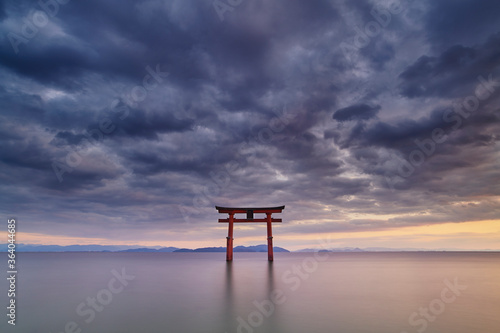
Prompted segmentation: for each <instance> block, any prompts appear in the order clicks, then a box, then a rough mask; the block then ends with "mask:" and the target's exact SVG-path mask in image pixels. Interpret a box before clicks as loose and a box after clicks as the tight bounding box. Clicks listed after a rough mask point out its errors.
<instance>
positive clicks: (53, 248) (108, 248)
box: [0, 244, 290, 252]
mask: <svg viewBox="0 0 500 333" xmlns="http://www.w3.org/2000/svg"><path fill="white" fill-rule="evenodd" d="M7 249H8V247H7V244H0V252H7ZM273 249H274V251H275V252H290V251H288V250H287V249H284V248H282V247H278V246H275V247H274V248H273ZM16 251H17V252H226V248H225V247H202V248H197V249H181V248H178V247H172V246H170V247H139V246H120V245H67V246H60V245H31V244H16ZM233 251H234V252H267V245H254V246H236V247H235V248H234V249H233Z"/></svg>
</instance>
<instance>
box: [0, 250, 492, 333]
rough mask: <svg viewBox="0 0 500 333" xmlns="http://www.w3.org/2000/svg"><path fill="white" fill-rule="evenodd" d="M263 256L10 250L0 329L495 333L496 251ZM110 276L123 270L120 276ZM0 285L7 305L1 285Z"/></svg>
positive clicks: (25, 332) (26, 332)
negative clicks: (11, 297)
mask: <svg viewBox="0 0 500 333" xmlns="http://www.w3.org/2000/svg"><path fill="white" fill-rule="evenodd" d="M266 259H267V254H266V253H235V258H234V261H233V262H232V263H229V264H228V263H227V262H226V261H225V254H224V253H19V255H18V271H19V273H18V281H17V288H18V297H17V302H18V318H17V325H16V326H15V327H12V326H11V325H8V324H7V320H6V319H5V314H4V315H3V316H4V320H3V321H2V322H1V323H0V331H1V332H23V333H31V332H33V333H39V332H47V333H49V332H54V333H55V332H65V327H66V326H67V325H69V326H68V327H69V330H68V332H71V330H72V329H73V328H72V325H74V324H72V323H71V322H74V323H75V324H76V325H78V327H77V328H74V331H75V332H78V329H81V330H82V331H81V332H106V333H112V332H116V333H127V332H134V333H135V332H162V333H164V332H190V333H191V332H192V333H197V332H245V333H248V332H276V333H279V332H287V333H294V332H297V333H298V332H301V333H302V332H339V333H350V332H353V333H354V332H356V333H361V332H367V333H390V332H392V333H401V332H408V333H411V332H418V331H419V330H420V331H422V332H428V333H471V332H479V333H498V332H500V287H499V284H498V283H499V282H500V253H439V252H437V253H317V254H313V253H275V261H274V262H273V263H268V261H267V260H266ZM4 261H5V262H6V260H4ZM5 264H6V263H3V264H2V266H1V267H2V268H3V269H4V272H5V271H7V269H6V266H5ZM113 271H114V273H113ZM117 274H118V275H123V274H125V276H126V277H125V278H124V277H123V276H122V280H123V281H122V282H120V280H119V279H117V277H116V275H117ZM132 277H133V279H132ZM453 284H455V287H453ZM450 285H451V286H452V287H451V288H450ZM457 285H458V287H457ZM0 287H1V288H2V289H1V290H2V291H1V296H0V297H1V298H2V303H3V304H7V292H6V291H7V283H6V280H4V281H3V282H2V284H0ZM464 288H465V289H464ZM451 289H454V290H451ZM92 302H95V303H92ZM99 302H102V303H99ZM92 304H93V306H94V307H92ZM77 310H79V312H77ZM425 311H427V312H425ZM5 313H6V311H5ZM92 313H93V314H92ZM68 323H69V324H68Z"/></svg>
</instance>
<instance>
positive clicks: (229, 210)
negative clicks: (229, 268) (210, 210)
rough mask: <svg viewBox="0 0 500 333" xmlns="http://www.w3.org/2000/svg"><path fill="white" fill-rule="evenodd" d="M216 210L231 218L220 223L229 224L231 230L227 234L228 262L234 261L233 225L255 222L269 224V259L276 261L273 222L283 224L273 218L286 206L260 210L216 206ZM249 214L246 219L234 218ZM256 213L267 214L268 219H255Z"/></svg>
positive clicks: (220, 220) (221, 220)
mask: <svg viewBox="0 0 500 333" xmlns="http://www.w3.org/2000/svg"><path fill="white" fill-rule="evenodd" d="M215 209H217V210H218V211H219V213H227V214H229V218H227V219H219V223H229V228H228V232H227V237H226V238H227V245H226V246H227V247H226V260H227V261H232V260H233V224H234V223H254V222H266V223H267V258H268V260H269V261H273V260H274V254H273V231H272V226H271V223H272V222H281V221H282V220H281V219H275V218H272V216H271V215H272V214H273V213H281V212H282V211H283V209H285V206H284V205H283V206H278V207H260V208H242V207H219V206H215ZM245 213H246V214H247V218H246V219H236V218H234V214H245ZM255 213H264V214H266V218H260V219H258V218H254V216H253V214H255Z"/></svg>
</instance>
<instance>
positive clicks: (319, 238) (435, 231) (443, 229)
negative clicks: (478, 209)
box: [0, 220, 500, 250]
mask: <svg viewBox="0 0 500 333" xmlns="http://www.w3.org/2000/svg"><path fill="white" fill-rule="evenodd" d="M16 236H17V239H16V242H17V243H24V244H37V245H42V244H43V245H61V246H64V245H76V244H78V245H94V244H96V245H137V246H175V247H179V248H197V247H208V246H225V239H224V238H223V237H225V233H224V232H222V230H221V236H222V237H221V239H203V238H202V237H201V235H196V236H198V237H193V240H186V239H181V240H179V238H178V237H176V238H177V240H171V238H172V236H175V235H174V234H173V233H166V234H165V238H164V239H161V240H159V239H155V240H153V239H139V238H138V239H137V240H136V241H130V240H123V239H122V240H118V239H107V238H89V237H69V236H64V235H47V234H41V233H26V232H18V233H17V235H16ZM192 236H195V235H192ZM0 237H2V238H3V239H5V240H6V239H7V233H6V232H1V233H0ZM157 237H158V235H156V238H157ZM200 238H201V239H200ZM326 240H328V241H329V242H331V245H329V247H374V246H378V247H388V248H390V247H393V248H401V247H418V248H426V249H437V248H442V247H447V248H463V249H467V250H480V249H487V248H488V249H493V250H500V220H487V221H474V222H463V223H443V224H436V225H423V226H410V227H402V228H397V229H386V230H380V231H359V232H343V233H323V234H305V235H299V234H281V235H280V233H279V230H276V233H275V245H276V246H282V247H286V248H288V249H290V250H298V249H301V248H305V247H316V248H318V247H320V244H322V243H323V244H324V243H325V241H326ZM264 241H265V235H263V236H252V237H244V236H242V237H237V242H235V245H249V244H258V243H262V244H263V243H264ZM1 243H4V242H1ZM5 243H6V242H5ZM280 244H283V245H280Z"/></svg>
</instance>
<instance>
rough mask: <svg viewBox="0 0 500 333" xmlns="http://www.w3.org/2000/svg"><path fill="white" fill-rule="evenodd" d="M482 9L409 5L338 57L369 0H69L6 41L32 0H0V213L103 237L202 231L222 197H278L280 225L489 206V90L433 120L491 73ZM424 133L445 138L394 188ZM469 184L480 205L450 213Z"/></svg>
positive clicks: (264, 200)
mask: <svg viewBox="0 0 500 333" xmlns="http://www.w3.org/2000/svg"><path fill="white" fill-rule="evenodd" d="M474 3H478V5H472V2H469V1H464V2H461V3H460V4H457V5H455V4H454V2H453V5H452V3H451V2H431V1H428V2H419V3H418V4H417V3H415V2H413V3H411V4H409V6H408V7H407V8H406V9H405V11H403V12H402V13H400V14H397V15H396V14H395V15H392V16H391V21H390V23H388V24H387V26H384V27H381V29H380V31H379V33H378V34H377V35H376V36H375V35H374V36H372V37H370V38H369V41H368V43H367V45H366V46H364V47H362V48H359V49H358V50H357V52H356V56H355V57H354V58H352V59H347V58H346V56H345V55H344V53H343V52H342V50H341V48H340V47H339V45H340V44H341V43H342V42H345V41H349V42H352V40H353V38H354V36H355V34H356V29H355V27H358V26H359V27H362V28H364V27H365V26H366V24H367V23H368V22H371V21H373V22H378V21H377V19H376V17H375V16H374V15H373V14H372V10H373V8H374V3H372V2H369V1H355V2H341V1H339V2H335V1H333V2H332V1H299V0H293V1H285V0H283V1H275V2H268V1H246V2H243V3H242V4H241V5H240V6H237V7H235V8H233V10H232V11H228V12H226V13H224V20H221V19H220V17H219V15H218V14H217V12H216V11H215V9H214V7H213V4H212V2H211V1H188V0H186V1H175V0H171V1H148V2H141V1H132V0H130V1H118V0H116V1H97V0H93V1H85V2H76V1H71V2H69V3H68V4H66V5H61V6H60V7H59V10H58V12H57V14H55V15H53V16H52V15H49V16H50V20H49V22H48V23H47V24H46V25H44V26H42V27H39V29H38V31H37V32H36V33H35V34H34V36H32V37H30V38H28V40H27V42H23V43H21V44H19V45H18V52H17V53H16V52H15V48H13V47H12V45H11V39H9V33H15V34H17V35H19V36H22V33H23V32H22V31H23V24H26V23H25V22H26V20H25V19H26V18H27V19H28V21H29V20H30V18H32V15H33V13H34V11H36V10H41V8H40V5H39V4H37V3H36V2H0V30H1V31H2V35H1V38H0V45H1V48H0V50H1V51H0V70H1V71H2V76H1V77H0V107H1V111H0V120H1V125H0V149H1V152H2V153H1V155H0V166H1V168H2V173H1V174H0V180H1V184H2V185H1V188H2V192H4V193H9V196H8V199H6V200H5V201H3V203H2V211H4V212H5V214H6V215H12V213H13V212H14V213H17V212H18V213H19V217H22V218H23V219H24V220H25V221H26V224H25V228H26V229H25V230H26V231H28V232H50V229H52V228H55V227H57V228H59V229H58V230H59V232H60V234H64V235H71V236H82V237H83V236H89V237H90V236H92V237H100V236H103V237H110V238H113V237H114V236H113V235H121V234H122V233H125V232H129V231H131V230H132V231H134V230H137V229H139V228H144V230H146V229H147V230H153V231H154V230H176V231H183V232H186V230H190V232H198V231H197V230H201V229H200V228H199V226H201V225H202V226H203V227H206V228H205V229H203V228H202V229H203V230H208V231H207V234H210V235H211V234H212V233H214V232H215V231H213V230H210V228H211V227H213V226H214V225H213V223H212V222H213V221H214V220H215V219H216V218H217V214H216V213H215V212H214V209H213V206H214V205H215V204H219V205H267V204H270V205H274V204H276V205H278V204H286V205H287V212H289V213H287V214H289V215H288V218H289V222H290V226H289V227H285V228H283V230H284V231H286V230H288V231H286V232H290V233H295V232H302V231H304V232H314V231H352V230H373V229H377V228H387V227H388V226H390V225H395V226H402V225H418V224H420V223H425V222H426V221H427V222H432V223H442V222H446V221H462V218H463V216H467V218H469V219H470V220H473V219H482V218H493V217H494V216H495V214H496V213H497V212H498V203H496V202H495V201H494V199H491V200H490V201H488V202H486V201H487V200H489V198H490V197H491V198H492V197H494V196H496V195H498V189H496V188H495V187H494V185H493V184H494V183H495V182H494V181H492V180H494V179H496V178H495V177H497V176H498V171H496V170H497V169H498V168H496V169H495V164H494V159H495V156H497V152H495V150H494V147H495V145H496V144H498V139H499V137H498V130H499V126H498V117H497V116H496V114H495V111H496V110H498V109H499V102H498V91H500V89H498V90H497V91H496V92H495V93H492V94H491V96H490V97H489V98H488V99H487V100H484V101H483V100H481V105H480V106H479V107H478V110H477V111H476V112H475V113H474V114H472V115H471V116H470V117H468V118H464V117H462V118H461V123H460V126H457V124H458V123H457V122H456V121H455V120H453V121H446V120H445V117H444V115H445V114H446V112H448V113H449V112H455V111H454V109H453V106H452V104H453V103H454V102H457V99H458V102H462V101H463V100H464V98H465V97H467V96H469V95H471V94H474V92H475V88H476V85H477V84H478V79H477V77H478V76H479V75H482V76H483V77H484V78H485V79H488V76H489V75H490V74H492V75H493V77H494V78H495V79H496V78H498V76H499V75H498V69H499V68H498V66H499V62H498V54H499V52H500V49H499V45H500V44H499V42H500V37H499V36H500V35H499V30H500V27H497V26H498V23H497V21H496V20H494V17H496V16H495V15H494V13H497V12H498V8H499V7H500V6H498V5H493V4H492V2H487V1H484V2H474ZM479 3H482V5H481V4H479ZM474 6H476V7H474ZM467 12H470V13H471V14H470V15H469V16H467V15H465V13H467ZM443 13H445V14H446V15H444V14H443ZM439 15H444V17H445V19H442V20H437V19H436V18H437V17H439ZM464 15H465V16H464ZM457 22H465V23H466V24H465V23H464V24H463V25H462V24H461V23H460V24H458V23H457ZM464 25H465V26H467V27H465V26H464ZM457 29H458V30H459V31H461V35H460V36H457V35H458V34H456V33H455V31H457ZM478 34H479V35H478ZM10 36H12V35H10ZM474 37H477V38H474ZM443 45H445V46H443ZM494 88H495V89H497V88H496V87H494ZM449 115H450V116H457V114H456V113H453V114H452V113H450V114H449ZM455 127H456V128H455ZM435 128H441V129H442V130H443V131H444V133H445V134H446V135H448V140H447V141H446V142H444V143H442V144H439V145H437V146H436V154H434V155H433V156H430V157H429V158H428V159H427V160H426V162H425V163H424V164H423V165H422V166H420V168H419V169H418V170H416V171H415V173H414V174H413V175H412V176H411V177H408V178H405V179H404V180H403V181H401V182H400V183H398V185H397V186H395V189H393V190H391V189H388V188H387V184H386V180H385V177H386V175H387V174H391V173H392V174H394V173H396V175H397V167H398V164H397V160H395V158H394V156H395V155H396V157H398V158H408V154H409V153H410V152H411V151H412V150H413V149H415V147H416V146H415V140H417V139H418V140H424V139H427V138H429V135H431V133H432V131H433V130H434V129H435ZM54 163H55V164H54ZM54 165H56V166H57V168H59V171H58V172H59V176H60V177H58V176H56V173H57V171H56V172H54ZM61 168H62V169H61ZM61 173H62V174H61ZM479 173H480V174H481V175H482V176H481V177H475V178H474V179H473V180H470V178H472V177H470V175H474V174H479ZM467 175H469V176H467ZM468 179H469V180H468ZM468 193H473V194H474V195H478V196H481V195H483V196H485V198H487V199H485V200H486V201H485V202H482V203H480V204H477V205H478V207H481V209H478V208H477V207H476V206H474V207H472V206H469V205H467V204H464V205H465V208H461V209H458V210H454V209H451V208H450V209H448V208H449V207H448V208H447V209H444V208H443V205H444V204H447V205H449V206H450V207H451V206H453V204H454V202H455V201H456V200H461V201H464V202H467V201H471V200H472V198H471V197H470V195H469V194H468ZM457 198H458V199H457ZM486 208H487V209H488V211H486V210H485V209H486ZM186 212H188V213H186ZM23 214H24V215H23ZM358 214H364V215H366V216H368V217H366V218H355V217H354V216H357V215H358ZM414 214H421V216H423V217H422V218H421V219H416V218H412V216H413V215H414ZM186 215H188V216H189V217H191V219H190V220H189V219H188V220H189V221H190V223H191V224H186V223H185V221H186V219H185V218H186ZM377 215H380V216H386V215H391V216H392V215H397V217H394V218H391V219H384V218H380V219H377V218H375V217H374V216H377ZM311 216H312V217H311ZM419 216H420V215H419ZM311 219H317V220H318V221H323V222H315V221H312V222H314V223H315V224H314V226H311V227H310V228H309V226H310V225H311V224H310V222H311ZM31 221H36V222H31ZM68 221H69V222H68ZM304 221H308V223H309V224H308V223H304ZM349 221H350V222H349ZM295 222H297V224H295ZM299 222H302V224H299ZM103 225H105V226H106V227H105V228H102V226H103ZM96 226H99V227H101V228H97V227H96ZM194 226H196V228H194ZM308 228H309V229H308ZM47 229H49V231H47ZM195 229H196V230H195ZM306 229H307V230H306ZM44 230H45V231H44ZM124 230H125V231H124ZM116 237H117V238H119V237H118V236H116ZM199 237H202V236H199Z"/></svg>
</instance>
